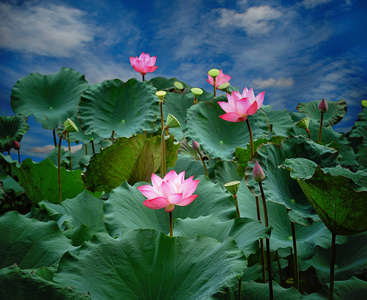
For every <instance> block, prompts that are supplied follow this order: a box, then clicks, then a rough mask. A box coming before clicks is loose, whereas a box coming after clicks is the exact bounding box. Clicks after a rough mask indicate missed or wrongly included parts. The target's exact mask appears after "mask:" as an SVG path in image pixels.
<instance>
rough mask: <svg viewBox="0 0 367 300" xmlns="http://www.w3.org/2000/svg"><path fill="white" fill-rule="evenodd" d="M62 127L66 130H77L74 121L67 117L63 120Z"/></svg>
mask: <svg viewBox="0 0 367 300" xmlns="http://www.w3.org/2000/svg"><path fill="white" fill-rule="evenodd" d="M64 128H65V131H66V132H75V131H79V130H78V127H76V125H75V123H74V122H73V121H72V120H70V119H69V118H67V119H66V121H65V122H64Z"/></svg>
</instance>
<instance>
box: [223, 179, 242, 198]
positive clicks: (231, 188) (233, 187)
mask: <svg viewBox="0 0 367 300" xmlns="http://www.w3.org/2000/svg"><path fill="white" fill-rule="evenodd" d="M224 187H225V188H226V189H227V191H228V192H230V193H231V194H232V195H237V192H238V189H239V187H240V181H230V182H227V183H226V184H225V185H224Z"/></svg>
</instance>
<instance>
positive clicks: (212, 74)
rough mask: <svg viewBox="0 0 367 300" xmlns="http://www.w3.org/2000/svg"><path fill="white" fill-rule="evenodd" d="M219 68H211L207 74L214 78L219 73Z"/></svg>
mask: <svg viewBox="0 0 367 300" xmlns="http://www.w3.org/2000/svg"><path fill="white" fill-rule="evenodd" d="M219 72H220V71H219V70H218V69H211V70H210V71H209V72H208V74H209V75H210V76H211V77H213V78H215V77H217V76H218V75H219Z"/></svg>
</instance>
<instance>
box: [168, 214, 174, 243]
mask: <svg viewBox="0 0 367 300" xmlns="http://www.w3.org/2000/svg"><path fill="white" fill-rule="evenodd" d="M169 236H170V237H173V215H172V212H170V213H169Z"/></svg>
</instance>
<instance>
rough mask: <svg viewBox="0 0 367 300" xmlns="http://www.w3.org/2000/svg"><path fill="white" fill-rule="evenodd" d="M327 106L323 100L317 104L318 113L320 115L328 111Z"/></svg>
mask: <svg viewBox="0 0 367 300" xmlns="http://www.w3.org/2000/svg"><path fill="white" fill-rule="evenodd" d="M328 109H329V108H328V105H327V102H326V101H325V99H322V100H321V101H320V103H319V111H320V112H322V113H326V112H327V111H328Z"/></svg>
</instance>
